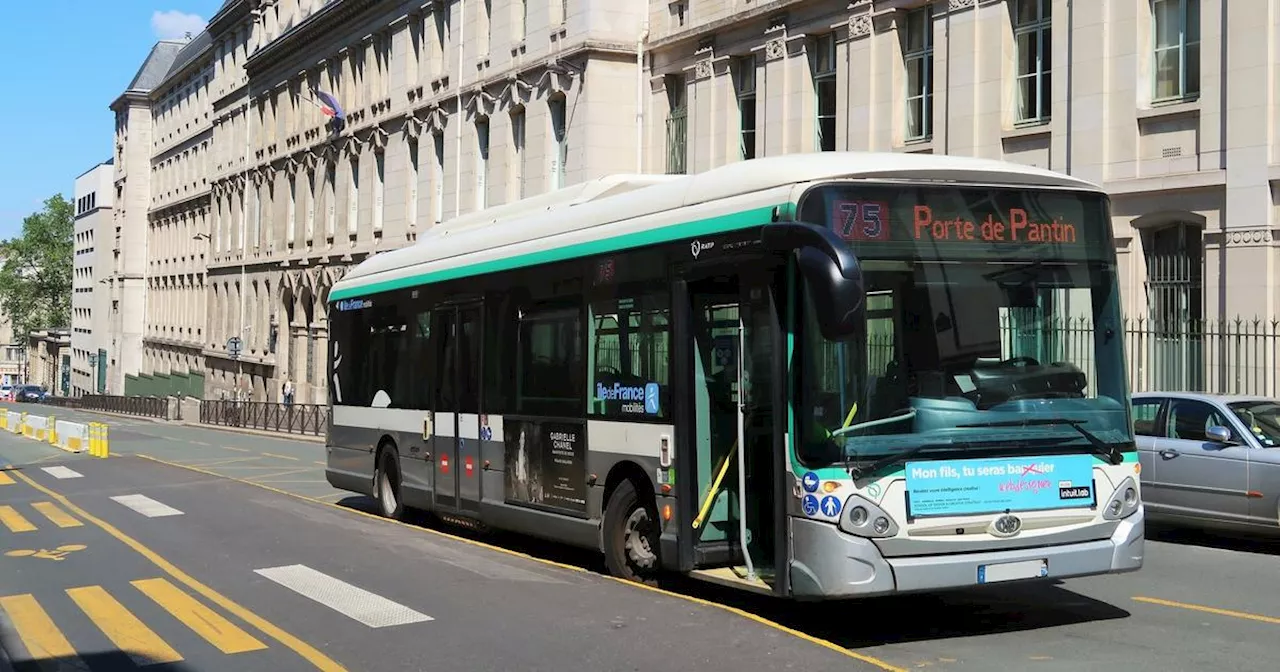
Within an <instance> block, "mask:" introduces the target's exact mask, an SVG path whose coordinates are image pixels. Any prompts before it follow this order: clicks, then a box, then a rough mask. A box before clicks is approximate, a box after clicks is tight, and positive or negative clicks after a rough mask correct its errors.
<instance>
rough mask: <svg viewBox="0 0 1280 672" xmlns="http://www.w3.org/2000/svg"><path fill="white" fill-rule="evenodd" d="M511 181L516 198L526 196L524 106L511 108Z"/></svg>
mask: <svg viewBox="0 0 1280 672" xmlns="http://www.w3.org/2000/svg"><path fill="white" fill-rule="evenodd" d="M511 150H512V154H513V157H512V161H511V183H512V184H513V186H514V187H515V198H516V199H521V198H524V155H525V151H524V107H523V106H521V107H517V108H515V109H514V110H511Z"/></svg>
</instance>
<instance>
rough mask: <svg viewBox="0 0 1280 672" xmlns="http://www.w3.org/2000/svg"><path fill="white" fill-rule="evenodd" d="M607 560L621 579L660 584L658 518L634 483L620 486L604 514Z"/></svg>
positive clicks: (607, 563)
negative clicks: (658, 578) (658, 575)
mask: <svg viewBox="0 0 1280 672" xmlns="http://www.w3.org/2000/svg"><path fill="white" fill-rule="evenodd" d="M604 560H605V565H606V566H607V567H608V568H609V573H610V574H612V575H613V576H616V577H618V578H620V579H626V580H628V581H635V582H637V583H646V584H653V583H655V582H656V577H657V572H658V514H657V511H654V510H653V507H652V506H651V505H649V504H647V503H645V502H644V501H642V500H641V499H640V495H639V493H638V492H636V487H635V484H634V483H632V482H631V481H630V480H626V481H623V482H622V483H620V484H618V487H617V489H615V490H614V491H613V495H612V496H610V497H609V502H608V504H607V505H606V507H605V510H604Z"/></svg>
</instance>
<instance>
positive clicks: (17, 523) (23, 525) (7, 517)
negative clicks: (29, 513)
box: [0, 506, 36, 532]
mask: <svg viewBox="0 0 1280 672" xmlns="http://www.w3.org/2000/svg"><path fill="white" fill-rule="evenodd" d="M0 523H4V526H5V527H7V528H9V531H10V532H32V531H34V530H35V529H36V526H35V525H32V524H31V521H29V520H27V519H26V518H23V517H22V514H21V513H18V510H17V509H15V508H13V507H12V506H0Z"/></svg>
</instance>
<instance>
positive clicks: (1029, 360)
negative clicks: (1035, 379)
mask: <svg viewBox="0 0 1280 672" xmlns="http://www.w3.org/2000/svg"><path fill="white" fill-rule="evenodd" d="M1000 363H1001V364H1006V365H1014V364H1026V365H1027V366H1039V365H1040V361H1039V360H1037V359H1036V358H1035V357H1010V358H1009V359H1006V360H1004V361H1003V362H1000Z"/></svg>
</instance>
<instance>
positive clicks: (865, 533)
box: [840, 495, 898, 538]
mask: <svg viewBox="0 0 1280 672" xmlns="http://www.w3.org/2000/svg"><path fill="white" fill-rule="evenodd" d="M840 529H841V530H843V531H845V532H848V533H849V534H856V535H858V536H859V537H873V538H874V537H892V536H893V535H895V534H897V533H898V524H897V523H895V522H894V521H893V516H890V515H889V514H888V513H886V512H885V510H884V509H882V508H880V507H879V506H876V505H875V504H872V503H871V501H870V500H867V499H864V498H862V497H859V496H858V495H853V496H851V497H849V499H847V500H845V503H844V515H842V516H840Z"/></svg>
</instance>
